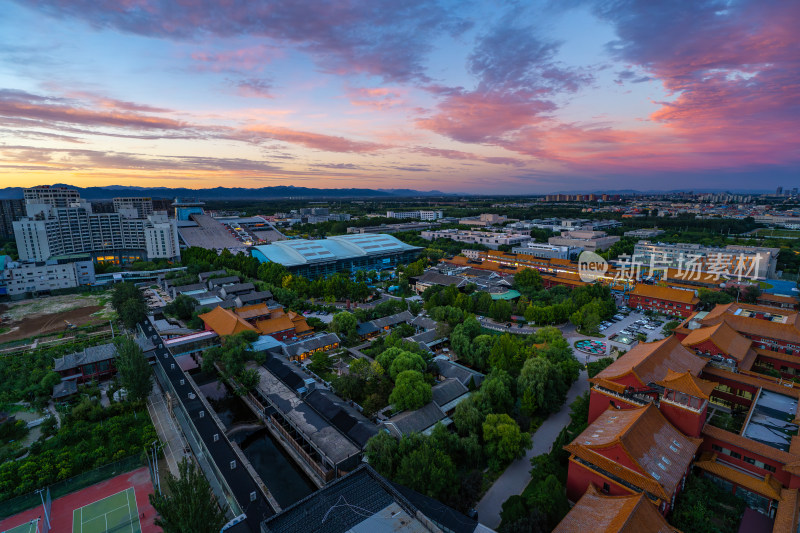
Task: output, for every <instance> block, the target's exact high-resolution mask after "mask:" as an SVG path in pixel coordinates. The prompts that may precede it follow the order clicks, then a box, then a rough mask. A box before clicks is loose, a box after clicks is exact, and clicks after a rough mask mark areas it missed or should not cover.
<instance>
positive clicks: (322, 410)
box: [305, 389, 378, 450]
mask: <svg viewBox="0 0 800 533" xmlns="http://www.w3.org/2000/svg"><path fill="white" fill-rule="evenodd" d="M305 400H306V403H308V404H309V405H310V406H311V407H313V408H314V410H315V411H316V412H318V413H319V414H320V415H322V416H323V418H325V420H327V421H328V422H330V423H331V424H333V425H334V426H336V428H337V429H338V430H339V431H341V432H342V433H344V434H345V435H347V437H348V438H349V439H350V440H351V441H353V442H354V443H355V444H356V445H358V446H359V447H360V448H361V449H362V450H363V449H364V447H365V446H366V445H367V441H368V440H369V439H371V438H372V437H374V436H375V435H377V434H378V427H377V426H376V425H375V424H373V423H372V422H370V421H369V419H368V418H367V417H365V416H364V415H362V414H361V413H359V412H358V410H356V409H355V408H354V407H352V406H350V405H349V404H348V403H347V402H346V401H345V400H343V399H341V398H339V397H338V396H336V395H335V394H334V393H333V392H331V391H329V390H325V389H316V390H314V391H313V392H311V393H310V394H309V395H308V396H306V398H305Z"/></svg>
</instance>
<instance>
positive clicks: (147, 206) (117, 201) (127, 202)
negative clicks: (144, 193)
mask: <svg viewBox="0 0 800 533" xmlns="http://www.w3.org/2000/svg"><path fill="white" fill-rule="evenodd" d="M122 209H135V210H136V214H137V217H136V218H147V217H148V216H150V215H152V214H153V199H152V198H114V211H116V212H117V213H119V212H120V211H121V210H122Z"/></svg>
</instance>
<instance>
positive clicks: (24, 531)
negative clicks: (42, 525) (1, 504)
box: [3, 518, 39, 533]
mask: <svg viewBox="0 0 800 533" xmlns="http://www.w3.org/2000/svg"><path fill="white" fill-rule="evenodd" d="M3 533H39V519H38V518H37V519H34V520H31V521H30V522H28V523H27V524H22V525H21V526H17V527H12V528H11V529H7V530H6V531H3Z"/></svg>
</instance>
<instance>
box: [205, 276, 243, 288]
mask: <svg viewBox="0 0 800 533" xmlns="http://www.w3.org/2000/svg"><path fill="white" fill-rule="evenodd" d="M240 281H241V280H240V279H239V276H225V277H222V278H212V279H210V280H208V288H209V289H213V288H214V287H219V286H220V285H228V284H230V283H239V282H240Z"/></svg>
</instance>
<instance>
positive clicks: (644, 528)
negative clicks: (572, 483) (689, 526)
mask: <svg viewBox="0 0 800 533" xmlns="http://www.w3.org/2000/svg"><path fill="white" fill-rule="evenodd" d="M588 531H592V532H594V533H675V532H677V531H678V530H676V529H675V528H673V527H672V526H670V525H669V524H668V523H667V521H666V519H665V518H664V516H663V515H662V514H661V513H660V512H659V511H658V509H657V508H656V506H655V505H653V504H652V503H650V500H648V499H647V497H646V496H645V495H644V494H643V493H638V494H630V495H627V496H606V495H604V494H601V493H600V492H598V491H597V489H596V488H595V487H594V485H589V488H588V489H587V490H586V492H585V493H584V494H583V496H582V497H581V499H580V500H578V502H577V503H576V504H575V506H574V507H573V508H572V510H570V512H569V513H568V514H567V516H565V517H564V519H563V520H561V522H560V523H559V524H558V526H556V528H555V529H554V530H553V533H586V532H588Z"/></svg>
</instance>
